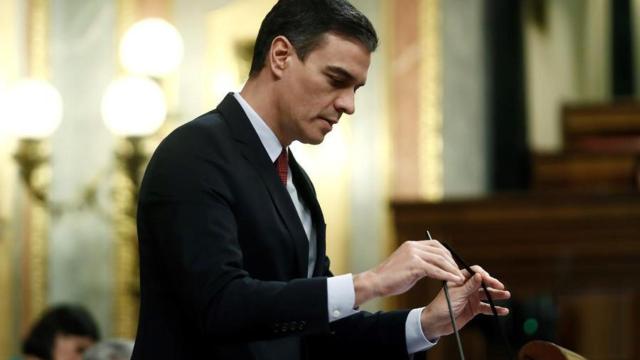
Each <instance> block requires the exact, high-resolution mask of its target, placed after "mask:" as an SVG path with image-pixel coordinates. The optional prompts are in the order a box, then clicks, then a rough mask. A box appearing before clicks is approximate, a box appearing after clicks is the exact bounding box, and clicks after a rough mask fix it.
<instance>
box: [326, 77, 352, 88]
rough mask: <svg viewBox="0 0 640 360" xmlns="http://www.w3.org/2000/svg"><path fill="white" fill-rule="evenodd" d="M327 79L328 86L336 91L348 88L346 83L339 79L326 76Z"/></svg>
mask: <svg viewBox="0 0 640 360" xmlns="http://www.w3.org/2000/svg"><path fill="white" fill-rule="evenodd" d="M328 79H329V84H330V85H331V86H332V87H334V88H336V89H340V88H344V87H346V86H348V84H347V81H346V80H345V79H343V78H341V77H336V76H331V75H328Z"/></svg>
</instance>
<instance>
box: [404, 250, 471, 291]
mask: <svg viewBox="0 0 640 360" xmlns="http://www.w3.org/2000/svg"><path fill="white" fill-rule="evenodd" d="M416 253H417V254H418V256H419V257H420V258H421V259H422V260H423V261H424V262H425V270H427V271H428V270H432V269H435V268H437V269H439V270H442V271H444V272H446V273H449V274H451V277H446V278H440V279H439V280H446V281H453V282H455V283H456V284H461V283H463V282H464V279H465V278H464V276H463V274H462V272H461V271H460V269H458V267H457V266H456V265H454V264H452V263H451V262H449V261H447V258H446V256H445V255H444V254H443V253H442V252H430V251H424V250H422V249H417V250H416ZM428 265H431V266H428ZM432 272H433V271H432ZM427 275H430V274H427Z"/></svg>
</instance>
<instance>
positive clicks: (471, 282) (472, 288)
mask: <svg viewBox="0 0 640 360" xmlns="http://www.w3.org/2000/svg"><path fill="white" fill-rule="evenodd" d="M481 285H482V276H481V275H480V274H475V275H474V276H472V277H470V278H469V279H468V280H467V281H466V282H465V283H464V285H463V289H462V296H463V297H464V298H468V297H469V296H471V294H473V293H475V292H477V291H478V289H480V286H481Z"/></svg>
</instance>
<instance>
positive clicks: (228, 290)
mask: <svg viewBox="0 0 640 360" xmlns="http://www.w3.org/2000/svg"><path fill="white" fill-rule="evenodd" d="M376 46H377V36H376V33H375V31H374V29H373V27H372V26H371V24H370V22H369V21H368V20H367V18H366V17H365V16H364V15H362V14H361V13H360V12H359V11H357V10H356V9H355V8H354V7H353V6H351V5H350V4H349V3H348V2H346V1H344V0H280V1H279V2H278V3H277V4H276V5H275V6H274V7H273V9H272V10H271V11H270V12H269V14H267V16H266V17H265V19H264V21H263V23H262V25H261V28H260V31H259V34H258V37H257V40H256V45H255V50H254V57H253V62H252V67H251V72H250V78H249V80H248V81H247V83H246V84H245V86H244V88H243V89H242V91H241V92H240V93H239V94H229V95H228V96H227V97H226V98H225V99H224V100H223V101H222V103H221V104H220V105H219V106H218V108H217V109H215V110H213V111H211V112H209V113H207V114H205V115H203V116H201V117H199V118H197V119H195V120H193V121H192V122H189V123H188V124H186V125H184V126H182V127H180V128H178V129H177V130H176V131H174V132H173V133H172V134H171V135H169V136H168V137H167V138H166V139H165V140H164V141H163V142H162V144H161V145H160V146H159V147H158V149H157V150H156V152H155V154H154V156H153V158H152V159H151V161H150V163H149V166H148V168H147V172H146V174H145V178H144V180H143V184H142V188H141V191H140V203H139V211H138V233H139V239H140V259H141V289H142V299H141V309H140V324H139V329H138V336H137V340H136V345H135V350H134V358H135V359H142V358H145V359H200V358H208V359H314V358H324V359H339V358H343V357H344V358H364V359H378V358H381V359H397V358H398V359H401V358H408V356H409V354H412V353H414V352H416V351H421V350H424V349H427V348H429V347H431V346H433V344H434V342H435V340H436V339H438V338H439V337H440V336H443V335H446V334H448V333H451V326H450V324H449V315H448V312H447V307H446V303H445V301H444V300H443V297H442V295H439V296H438V297H436V299H435V300H434V301H433V302H432V303H430V304H429V305H427V306H426V307H425V308H422V309H413V310H411V311H408V310H406V311H397V312H390V313H376V314H369V313H365V312H361V311H358V310H357V308H358V306H359V305H361V304H363V303H365V302H366V301H368V300H370V299H372V298H374V297H379V296H388V295H393V294H400V293H403V292H405V291H407V290H408V289H410V288H411V287H412V286H413V285H414V284H415V283H416V282H417V281H418V280H420V279H421V278H423V277H425V276H428V277H431V278H434V279H438V280H446V281H449V282H450V283H451V295H452V298H453V299H452V300H453V306H454V311H455V314H456V317H457V321H458V324H459V325H460V326H463V325H464V324H466V323H467V322H468V321H469V320H470V319H471V318H473V317H474V316H475V315H477V314H479V313H489V311H490V310H489V308H488V306H487V305H486V304H484V303H482V302H481V301H480V300H481V297H480V295H479V287H480V283H481V281H482V280H484V281H485V282H486V283H487V284H489V286H491V287H492V288H494V290H492V291H493V293H494V296H495V297H496V298H499V299H504V298H508V296H509V293H508V292H506V291H504V287H503V285H502V284H501V283H500V282H499V281H498V280H496V279H494V278H492V277H490V276H489V275H488V274H487V273H486V272H484V271H482V269H480V268H477V271H478V273H479V274H476V276H474V277H471V278H468V274H466V273H465V272H461V271H460V270H459V269H458V267H457V266H456V265H455V262H454V261H453V260H452V258H451V255H450V254H449V253H448V251H447V250H446V249H444V248H443V246H442V245H441V244H440V243H438V242H437V241H411V242H406V243H405V244H404V245H402V246H401V247H400V248H398V250H396V251H395V252H394V253H393V254H392V255H391V256H390V257H389V258H388V259H386V260H385V261H384V262H383V263H382V264H380V265H378V266H377V267H375V268H374V269H371V270H369V271H365V272H363V273H360V274H357V275H354V276H352V275H351V274H345V275H341V276H335V277H333V276H332V274H331V272H330V270H329V259H328V258H327V257H326V254H325V224H324V220H323V216H322V211H321V210H320V206H319V205H318V202H317V200H316V196H315V192H314V189H313V186H312V184H311V181H310V179H309V178H308V177H307V175H306V173H305V172H304V170H303V169H302V168H301V167H300V166H299V165H298V163H297V162H296V161H295V158H294V157H293V154H291V153H290V152H289V151H288V149H287V147H288V146H289V144H291V142H293V141H296V140H297V141H300V142H303V143H310V144H319V143H321V142H322V141H323V139H324V136H325V135H326V134H327V133H329V132H330V131H331V129H332V127H333V126H335V125H336V124H337V123H338V121H339V119H340V116H341V115H342V114H343V113H347V114H351V113H353V112H354V110H355V109H354V96H355V92H356V90H357V89H358V88H359V87H361V86H363V85H364V83H365V80H366V76H367V71H368V68H369V62H370V54H371V52H372V51H374V50H375V48H376ZM499 311H500V313H501V314H503V315H504V314H506V313H507V309H504V308H500V309H499Z"/></svg>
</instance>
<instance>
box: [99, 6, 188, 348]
mask: <svg viewBox="0 0 640 360" xmlns="http://www.w3.org/2000/svg"><path fill="white" fill-rule="evenodd" d="M182 52H183V45H182V38H181V36H180V34H179V33H178V31H177V30H176V29H175V27H173V26H172V25H171V24H170V23H168V22H167V21H165V20H163V19H158V18H148V19H144V20H141V21H139V22H137V23H135V24H134V25H133V26H131V28H129V30H127V32H126V33H125V35H124V36H123V38H122V41H121V43H120V51H119V55H120V62H121V64H122V67H123V68H124V69H125V70H126V73H127V74H129V75H126V76H123V77H120V78H118V79H115V80H113V81H112V83H111V84H110V85H109V86H108V87H107V90H106V92H105V94H104V96H103V98H102V104H101V112H102V118H103V120H104V122H105V125H106V126H107V128H108V129H109V130H110V131H111V132H112V133H113V134H114V135H116V136H118V137H120V142H119V144H118V147H117V149H116V163H117V171H116V174H115V176H116V177H115V181H116V183H115V191H114V196H115V197H114V206H115V213H114V216H115V217H114V220H115V221H114V225H115V232H116V244H117V245H116V249H115V251H116V253H115V269H116V274H115V286H114V305H115V307H114V310H115V311H114V333H115V335H116V336H120V337H125V338H133V337H135V331H136V322H137V319H138V304H139V280H138V279H139V276H138V274H139V267H138V256H137V250H138V249H137V244H138V242H137V235H136V221H135V218H136V204H137V200H138V188H139V185H140V180H141V175H142V169H143V166H144V165H145V164H146V162H147V159H148V155H149V151H147V150H146V148H147V147H146V138H148V137H149V136H151V135H153V134H154V133H155V132H157V131H158V129H159V128H160V127H161V126H162V124H163V123H164V121H165V119H166V117H167V101H166V98H165V92H164V90H163V87H162V78H163V77H164V76H166V75H168V74H170V73H171V72H173V71H174V70H175V69H176V68H177V67H178V66H179V65H180V62H181V60H182Z"/></svg>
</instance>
